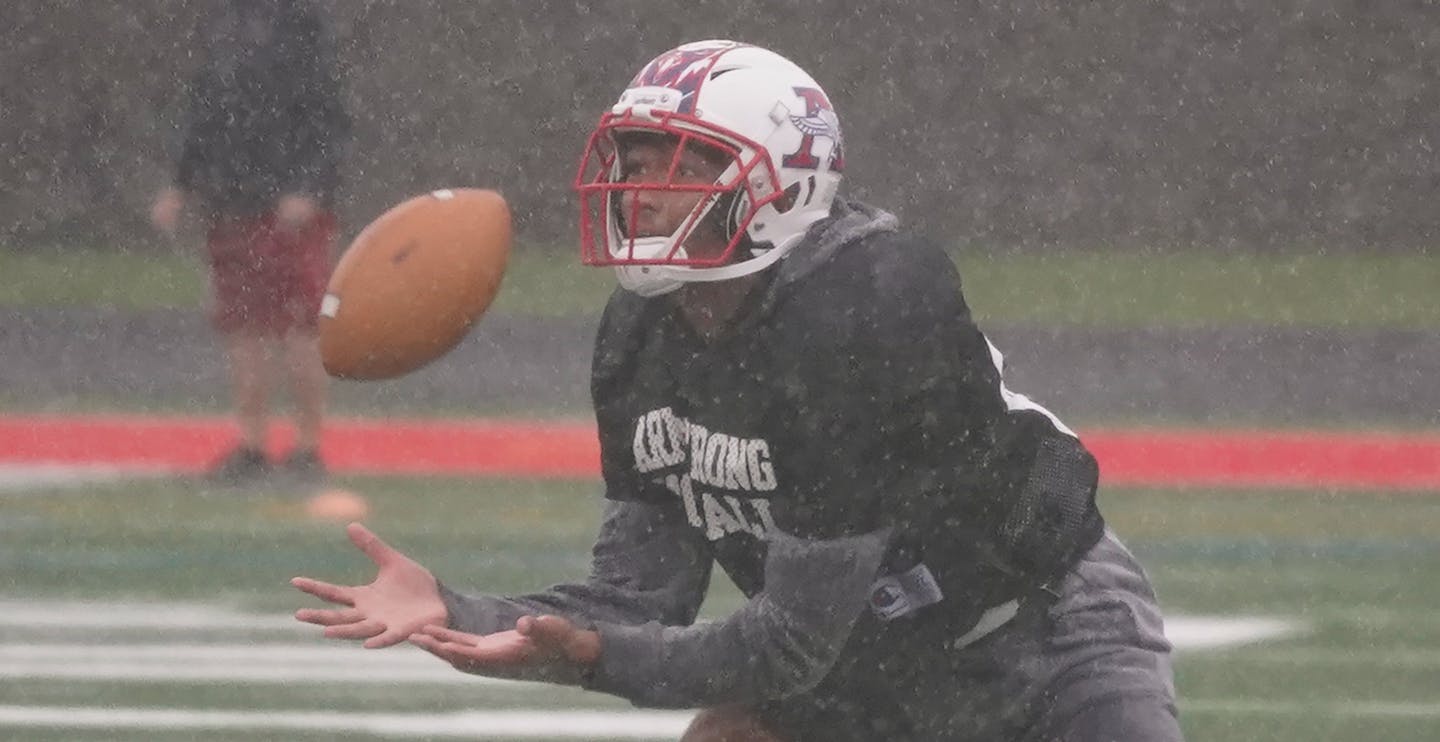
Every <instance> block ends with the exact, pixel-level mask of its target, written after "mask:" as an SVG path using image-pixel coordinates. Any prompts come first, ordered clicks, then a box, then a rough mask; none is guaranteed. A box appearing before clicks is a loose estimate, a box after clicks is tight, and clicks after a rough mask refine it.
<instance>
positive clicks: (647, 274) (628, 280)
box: [615, 235, 801, 299]
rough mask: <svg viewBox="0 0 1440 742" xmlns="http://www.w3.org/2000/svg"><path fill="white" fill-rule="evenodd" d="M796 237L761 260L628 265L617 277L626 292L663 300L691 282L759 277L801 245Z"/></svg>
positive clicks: (756, 258) (765, 253) (775, 248)
mask: <svg viewBox="0 0 1440 742" xmlns="http://www.w3.org/2000/svg"><path fill="white" fill-rule="evenodd" d="M800 237H801V236H800V235H796V236H794V237H792V238H790V239H788V240H786V241H785V242H784V243H782V244H781V245H779V246H778V247H772V248H770V249H769V250H766V251H765V252H763V253H761V254H760V255H759V256H757V257H754V258H751V259H749V260H743V261H741V262H739V263H732V264H730V265H721V266H717V267H715V268H686V267H681V266H669V265H625V266H616V267H615V274H616V276H617V277H618V278H619V279H620V285H621V286H622V287H624V288H625V290H627V291H630V292H632V293H635V294H639V295H640V296H643V297H645V298H647V299H648V298H651V297H655V296H663V295H665V294H668V293H671V292H673V291H675V290H676V289H678V288H680V287H681V286H683V285H685V284H687V283H692V282H704V281H728V280H730V279H732V278H739V277H741V276H748V275H750V274H751V273H758V272H760V271H762V270H765V269H766V268H769V267H770V266H772V265H774V264H775V263H778V262H779V261H780V259H781V258H783V257H785V254H786V253H788V252H790V248H792V247H794V246H795V244H796V243H798V242H799V241H800Z"/></svg>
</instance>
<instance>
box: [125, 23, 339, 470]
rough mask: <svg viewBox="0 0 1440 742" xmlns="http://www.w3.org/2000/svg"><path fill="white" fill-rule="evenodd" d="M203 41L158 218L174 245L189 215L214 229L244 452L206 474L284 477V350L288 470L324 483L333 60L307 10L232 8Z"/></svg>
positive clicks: (215, 280)
mask: <svg viewBox="0 0 1440 742" xmlns="http://www.w3.org/2000/svg"><path fill="white" fill-rule="evenodd" d="M200 41H201V44H202V45H203V46H202V48H203V49H205V55H206V56H205V59H204V61H203V63H202V65H201V67H200V70H199V72H198V73H197V74H196V76H195V78H194V79H193V80H192V82H191V84H190V86H189V88H188V90H187V94H188V95H187V98H188V105H187V109H188V110H187V125H186V128H185V132H184V140H183V144H182V146H181V148H180V156H179V159H178V163H177V165H176V175H175V180H174V183H173V185H171V186H169V187H167V188H165V189H163V190H161V191H160V193H159V194H157V196H156V198H155V201H154V204H153V206H152V208H151V220H152V222H153V223H154V224H155V226H156V227H157V228H159V229H160V230H162V231H164V232H166V233H170V234H174V232H175V229H176V226H177V224H178V222H179V219H180V215H181V213H182V212H183V211H184V210H185V209H186V208H187V207H188V208H190V209H193V211H194V213H195V214H197V215H198V216H199V217H200V218H202V219H203V220H204V223H205V225H206V230H207V239H206V247H207V252H208V259H209V263H210V268H211V271H210V277H211V287H212V299H213V304H212V313H211V322H212V324H213V326H214V327H215V329H216V331H217V332H218V333H219V334H220V335H221V336H222V337H223V338H224V344H225V350H226V354H227V356H228V362H229V370H230V377H231V384H232V396H233V404H234V407H235V412H236V415H237V417H238V422H239V426H240V440H239V442H238V444H237V445H236V446H235V447H234V448H233V449H232V450H230V451H229V452H228V453H226V454H225V455H223V456H222V457H221V458H220V459H219V460H218V461H217V462H216V463H215V464H214V466H213V467H212V468H211V470H210V472H209V477H210V479H211V481H213V482H216V483H219V484H226V485H245V484H251V483H257V482H259V481H263V480H264V478H265V477H267V476H268V475H270V474H272V473H276V468H277V467H276V465H275V464H274V463H272V462H271V461H270V460H269V459H268V458H267V456H266V453H265V433H266V429H267V427H268V426H267V407H268V402H269V396H270V394H271V391H272V388H273V387H274V386H275V383H274V382H275V381H277V378H276V377H277V376H279V374H276V373H275V365H274V364H273V363H272V358H271V356H272V353H273V352H275V351H279V355H280V356H282V357H283V361H284V363H283V368H284V376H285V377H286V378H287V379H288V381H289V389H290V393H291V395H292V399H293V402H294V405H295V426H296V445H295V448H294V450H292V451H291V452H290V453H289V455H288V456H287V457H286V458H285V460H284V461H283V462H279V466H278V468H279V470H280V473H283V474H285V475H287V476H289V477H293V478H295V479H298V480H300V481H309V482H313V481H319V480H321V479H323V477H324V474H325V467H324V463H323V461H322V460H321V458H320V453H319V446H320V433H321V428H322V424H323V418H324V412H325V402H326V387H327V377H326V374H325V370H324V368H323V367H322V365H321V362H320V352H319V341H318V334H317V314H318V312H319V306H320V300H321V297H322V295H323V293H324V289H325V284H326V281H327V279H328V276H329V271H330V266H331V252H332V246H333V244H334V242H335V237H336V232H337V224H336V219H335V216H334V213H333V205H334V198H335V190H336V185H337V181H338V173H337V171H338V166H339V160H340V157H341V152H342V149H343V148H344V145H345V143H346V141H347V139H348V136H349V128H350V119H349V116H348V114H347V113H346V111H345V108H344V105H343V101H342V99H341V82H340V75H339V70H338V67H337V63H336V60H335V55H334V52H333V49H332V48H331V45H330V40H329V38H328V33H327V29H326V28H325V20H324V19H323V18H322V16H321V13H320V12H319V11H318V10H317V9H315V8H314V7H313V6H312V5H311V4H310V3H309V2H306V0H227V2H225V3H223V5H221V6H220V7H219V8H217V10H216V12H215V13H214V14H213V15H212V16H211V17H210V18H208V19H207V21H206V22H205V24H204V25H203V27H202V31H201V34H200Z"/></svg>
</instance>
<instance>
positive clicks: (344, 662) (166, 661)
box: [0, 643, 542, 690]
mask: <svg viewBox="0 0 1440 742" xmlns="http://www.w3.org/2000/svg"><path fill="white" fill-rule="evenodd" d="M0 678H6V679H15V680H19V679H30V680H39V679H50V680H55V679H73V680H92V681H120V680H124V681H134V682H151V683H173V682H187V683H289V682H296V681H326V682H339V683H355V684H366V683H382V684H441V685H462V684H469V685H474V684H484V685H505V686H507V687H511V688H513V689H517V690H525V689H529V688H538V687H542V686H540V685H538V684H536V683H522V682H517V681H510V680H500V679H497V678H486V677H480V676H477V675H467V674H465V673H461V672H456V671H455V670H454V669H452V668H451V667H450V666H449V665H447V664H445V663H444V662H441V661H440V660H438V659H436V658H435V657H433V656H431V655H429V654H427V653H426V652H424V651H422V650H420V649H417V648H414V647H409V646H398V647H393V648H390V649H385V650H365V649H361V648H360V647H358V646H354V645H342V644H339V643H336V644H334V645H309V644H15V643H11V644H0Z"/></svg>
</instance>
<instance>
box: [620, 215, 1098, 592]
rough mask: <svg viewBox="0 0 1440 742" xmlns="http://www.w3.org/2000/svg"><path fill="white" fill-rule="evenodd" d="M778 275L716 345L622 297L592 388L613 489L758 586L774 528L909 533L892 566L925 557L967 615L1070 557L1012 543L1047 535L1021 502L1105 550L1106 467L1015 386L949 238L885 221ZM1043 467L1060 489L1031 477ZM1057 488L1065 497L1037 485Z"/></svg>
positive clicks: (664, 310)
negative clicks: (1100, 502)
mask: <svg viewBox="0 0 1440 742" xmlns="http://www.w3.org/2000/svg"><path fill="white" fill-rule="evenodd" d="M767 278H768V280H769V283H768V284H766V285H762V286H760V287H759V288H757V289H756V294H757V296H756V297H755V301H754V302H753V304H752V310H751V311H750V312H749V313H748V314H743V315H742V316H741V317H740V318H738V320H737V321H736V322H735V324H734V325H733V326H732V327H731V328H730V330H729V331H728V332H726V333H724V334H723V335H722V336H721V337H719V338H718V339H716V340H714V341H706V340H704V339H702V338H700V337H699V336H698V335H697V334H696V333H695V332H694V331H693V330H692V329H691V328H690V327H689V326H688V325H687V323H686V321H685V320H684V319H683V318H682V317H681V316H680V314H679V312H678V311H676V310H675V309H673V307H672V304H671V303H670V302H669V301H668V300H665V299H660V300H645V299H641V298H639V297H636V296H634V295H632V294H628V293H617V294H616V295H615V297H614V298H613V299H612V301H611V303H610V306H609V307H608V308H607V312H606V316H605V319H604V320H603V321H602V325H601V330H600V335H599V338H598V342H597V350H596V361H595V376H594V386H593V393H594V401H595V408H596V412H597V419H598V422H599V429H600V439H601V450H602V461H603V469H604V473H605V482H606V493H607V495H608V496H609V497H611V498H617V499H622V500H628V499H636V500H642V501H645V502H648V503H651V504H653V505H656V506H659V507H668V508H673V509H675V510H676V511H677V512H683V515H684V519H685V521H686V522H687V523H689V525H690V526H691V527H693V528H694V529H696V530H697V531H699V532H701V533H703V534H704V537H705V539H706V541H707V542H708V544H709V548H710V551H711V552H712V554H713V555H714V557H715V559H716V561H717V562H718V563H719V564H720V565H721V566H722V567H724V569H725V570H726V572H727V573H728V574H729V576H730V577H731V578H732V580H733V581H734V582H735V584H736V585H737V586H739V587H740V589H741V590H743V591H744V592H745V593H746V594H747V595H754V594H755V593H757V592H758V591H759V590H760V589H762V588H763V584H764V578H763V572H764V564H765V552H766V547H765V544H766V534H767V533H768V532H770V531H772V530H775V529H779V530H780V531H782V532H784V533H787V534H792V535H798V536H801V537H804V538H812V539H824V538H833V537H837V536H845V535H855V534H860V533H865V532H869V531H873V530H876V529H879V528H883V527H887V526H890V527H894V528H895V529H896V538H895V541H894V543H893V544H892V549H891V553H889V554H887V562H888V563H889V565H890V567H891V568H892V569H897V570H905V569H909V568H910V567H912V566H914V564H916V563H924V564H925V565H926V567H927V570H928V571H929V572H930V573H932V574H933V575H934V576H935V578H936V579H937V580H938V581H939V585H938V586H939V587H940V588H941V592H945V593H952V594H954V598H955V601H956V602H970V603H972V604H974V605H973V606H972V607H974V606H983V605H985V604H988V603H990V602H994V601H995V600H996V599H997V598H1000V597H1003V596H1004V595H1006V594H1007V592H1013V591H1014V590H1015V589H1017V588H1018V587H1019V586H1020V583H1018V582H1015V581H1014V580H1009V579H1007V576H1008V577H1015V576H1019V575H1021V574H1024V575H1026V578H1025V579H1030V580H1031V581H1032V582H1036V583H1038V582H1043V581H1045V579H1046V575H1045V574H1044V572H1045V570H1047V569H1052V568H1054V567H1056V565H1057V564H1060V563H1062V562H1063V560H1064V558H1065V556H1066V555H1064V554H1048V553H1047V554H1035V553H1027V552H1025V551H1017V548H1019V549H1030V548H1033V546H1034V544H1033V543H1030V542H1028V541H1026V540H1017V539H1015V538H1012V536H1013V534H1008V533H1007V528H1008V529H1010V530H1012V531H1013V530H1016V529H1019V528H1024V527H1025V526H1024V525H1023V524H1022V523H1021V522H1020V521H1022V520H1024V519H1025V518H1027V517H1029V518H1031V519H1032V520H1033V519H1034V518H1035V514H1034V513H1031V514H1027V513H1024V512H1017V508H1016V505H1017V504H1019V505H1022V506H1023V507H1026V508H1030V509H1032V510H1035V511H1041V510H1044V509H1046V508H1060V509H1065V510H1067V511H1069V512H1066V513H1065V514H1064V515H1065V517H1066V518H1069V519H1071V520H1072V521H1074V522H1072V523H1069V524H1067V525H1070V526H1075V525H1079V524H1081V523H1082V522H1083V527H1082V529H1081V530H1084V531H1086V533H1085V535H1084V536H1080V537H1077V538H1078V540H1077V541H1075V542H1072V543H1070V544H1069V545H1068V546H1069V549H1067V551H1070V552H1071V553H1074V552H1075V551H1077V550H1082V549H1084V548H1088V547H1089V546H1090V545H1091V544H1093V543H1094V540H1095V538H1096V537H1098V533H1099V526H1098V516H1096V515H1095V513H1094V512H1093V509H1092V508H1093V505H1092V504H1091V502H1090V498H1089V495H1091V494H1093V487H1094V484H1095V483H1094V470H1093V461H1092V460H1091V459H1090V458H1089V456H1088V454H1086V453H1085V452H1084V450H1083V448H1081V447H1080V446H1079V444H1078V441H1076V440H1075V438H1074V437H1073V435H1071V434H1070V432H1069V430H1068V429H1066V428H1065V427H1064V426H1063V425H1062V424H1060V423H1059V421H1058V420H1055V419H1054V418H1053V417H1052V416H1050V415H1049V414H1048V413H1047V412H1045V411H1044V410H1043V409H1042V408H1040V407H1039V406H1038V405H1035V404H1034V403H1031V402H1030V401H1029V400H1028V399H1027V398H1025V397H1022V396H1020V395H1017V394H1014V393H1012V392H1010V391H1009V390H1008V389H1006V388H1005V387H1004V386H1003V384H1002V381H1001V374H1000V366H999V362H998V361H999V358H1000V356H999V354H998V352H997V351H995V349H994V348H992V347H991V346H990V344H989V343H988V341H987V340H986V338H985V337H984V335H983V334H982V333H981V332H980V330H979V329H978V328H977V327H976V325H975V323H974V322H973V321H972V320H971V317H970V313H969V310H968V308H967V307H966V304H965V301H964V298H963V296H962V294H961V291H960V284H959V278H958V276H957V275H956V271H955V268H954V266H953V264H952V263H951V261H950V260H949V259H948V257H947V256H946V255H945V254H944V253H943V252H942V251H941V250H939V249H938V248H936V247H934V246H933V245H930V244H928V243H926V242H923V241H920V240H915V239H913V238H908V237H905V236H902V235H900V234H898V233H896V232H890V231H885V232H879V233H875V234H871V235H868V236H865V237H863V238H862V239H858V240H855V241H852V242H849V243H847V244H844V245H842V246H840V247H839V248H838V249H836V250H835V251H834V252H833V253H832V254H831V255H829V256H828V259H827V260H825V261H824V262H823V263H822V264H819V265H817V266H816V267H815V268H814V269H813V270H812V271H810V272H808V273H807V274H806V275H804V277H803V279H802V280H788V281H787V278H788V276H787V275H786V274H785V273H784V272H783V271H782V272H777V274H776V275H774V276H769V277H767ZM1037 460H1038V465H1039V467H1041V469H1042V471H1039V472H1038V474H1040V475H1041V476H1049V477H1054V478H1055V479H1057V481H1056V482H1054V483H1048V482H1035V481H1034V479H1035V477H1036V475H1037ZM1050 484H1053V485H1054V486H1052V487H1051V489H1052V490H1053V489H1055V487H1059V488H1068V491H1065V492H1050V493H1041V492H1031V493H1026V492H1025V489H1026V486H1027V485H1039V486H1041V487H1044V486H1046V485H1050ZM1027 496H1028V497H1031V498H1033V499H1035V501H1034V502H1023V499H1024V498H1025V497H1027ZM1045 498H1052V499H1053V501H1052V502H1046V501H1045ZM1052 525H1054V526H1059V525H1062V524H1060V523H1055V524H1052ZM1082 541H1083V543H1082ZM948 586H953V590H946V589H945V588H946V587H948ZM880 597H881V599H883V598H884V597H885V596H880Z"/></svg>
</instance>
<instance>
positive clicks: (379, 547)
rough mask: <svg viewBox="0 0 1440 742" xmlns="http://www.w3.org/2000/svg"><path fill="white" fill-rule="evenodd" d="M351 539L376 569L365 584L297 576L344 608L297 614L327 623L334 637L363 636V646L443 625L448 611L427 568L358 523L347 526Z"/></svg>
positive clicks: (307, 588)
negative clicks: (422, 628) (372, 580)
mask: <svg viewBox="0 0 1440 742" xmlns="http://www.w3.org/2000/svg"><path fill="white" fill-rule="evenodd" d="M345 531H346V533H347V534H348V535H349V536H350V541H351V542H352V543H354V544H355V546H356V547H357V548H359V549H360V550H361V551H363V552H365V555H366V556H368V557H370V561H372V562H374V563H375V566H376V567H378V568H379V569H378V571H377V572H376V574H375V581H374V582H371V583H370V584H368V585H355V586H345V585H332V584H330V583H328V582H320V581H319V580H312V579H310V578H308V577H296V578H295V579H293V580H291V581H290V584H292V585H294V586H295V587H297V588H300V589H301V590H303V591H305V592H307V593H310V594H311V595H314V596H315V597H317V598H320V599H321V600H324V601H326V602H329V603H334V604H336V605H340V606H344V607H342V608H302V609H300V610H298V611H296V612H295V618H297V619H299V620H301V621H304V622H306V623H313V624H317V625H319V626H324V627H325V636H328V637H330V638H332V639H364V640H365V644H364V646H365V648H366V649H379V648H381V647H389V646H392V645H395V644H399V643H400V642H402V641H405V640H406V639H407V638H409V637H410V635H411V634H414V633H415V632H417V631H419V630H420V629H421V627H424V626H428V625H436V626H444V625H445V624H446V623H447V621H448V619H449V615H448V613H447V612H446V610H445V602H444V601H443V600H441V599H440V586H439V584H438V583H437V582H436V581H435V576H434V575H432V574H430V570H428V569H425V568H424V567H422V566H420V564H419V563H418V562H416V561H415V560H413V559H411V558H410V557H407V556H405V555H404V554H402V553H400V552H398V551H396V550H395V549H394V548H391V546H390V545H389V544H387V543H385V542H384V541H381V540H380V537H379V536H376V535H375V534H373V533H371V532H370V530H369V529H367V528H366V527H365V526H362V525H360V524H359V523H351V524H350V525H349V526H348V527H346V529H345Z"/></svg>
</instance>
